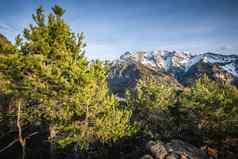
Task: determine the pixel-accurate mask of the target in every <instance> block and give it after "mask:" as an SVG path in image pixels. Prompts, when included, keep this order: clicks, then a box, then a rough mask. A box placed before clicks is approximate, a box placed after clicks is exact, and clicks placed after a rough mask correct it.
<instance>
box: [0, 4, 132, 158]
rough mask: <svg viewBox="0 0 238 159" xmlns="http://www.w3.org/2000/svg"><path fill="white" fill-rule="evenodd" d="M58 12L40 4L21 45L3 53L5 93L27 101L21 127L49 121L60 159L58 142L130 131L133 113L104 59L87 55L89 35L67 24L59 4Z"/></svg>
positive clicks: (83, 142) (0, 71) (111, 137)
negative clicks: (115, 89) (112, 84)
mask: <svg viewBox="0 0 238 159" xmlns="http://www.w3.org/2000/svg"><path fill="white" fill-rule="evenodd" d="M52 11H53V12H52V13H50V14H49V15H48V18H47V17H46V16H45V14H44V10H43V8H42V7H39V8H38V9H37V10H36V14H33V20H34V22H35V24H34V25H33V24H30V25H29V27H27V28H25V29H24V31H23V35H22V36H21V35H19V36H18V37H17V38H16V50H15V51H14V52H12V53H11V54H7V55H6V54H0V61H1V63H0V75H1V76H0V83H1V84H3V85H4V87H1V88H0V93H1V94H3V95H8V96H11V100H14V101H21V103H22V105H21V113H22V114H27V117H26V118H23V117H24V115H22V119H21V120H22V121H27V122H23V123H24V124H22V125H21V126H24V125H25V124H31V125H32V126H34V125H39V123H40V125H45V124H47V126H48V131H49V136H48V139H49V143H50V144H51V151H52V158H54V156H53V151H54V150H55V145H56V144H59V145H61V146H66V145H68V144H71V143H78V145H79V147H80V148H86V147H87V146H88V145H89V144H90V143H94V142H96V141H100V142H111V141H115V140H117V139H119V138H121V137H123V136H125V135H128V134H129V132H128V130H129V129H130V125H129V118H130V114H131V113H130V111H129V110H126V109H121V108H119V107H118V102H117V100H116V98H115V97H114V96H110V95H109V94H108V88H107V82H106V81H107V80H106V77H107V71H106V68H105V66H104V64H102V63H101V62H99V61H95V62H89V61H88V60H87V59H86V58H85V56H84V47H85V46H86V45H85V43H84V42H83V39H84V36H83V34H82V33H81V34H79V35H75V34H74V33H73V32H72V31H71V29H70V27H69V26H68V25H67V24H66V23H65V21H64V20H63V15H64V13H65V10H63V9H62V8H61V7H60V6H58V5H55V6H54V7H53V8H52ZM16 111H17V110H16ZM23 138H24V137H23Z"/></svg>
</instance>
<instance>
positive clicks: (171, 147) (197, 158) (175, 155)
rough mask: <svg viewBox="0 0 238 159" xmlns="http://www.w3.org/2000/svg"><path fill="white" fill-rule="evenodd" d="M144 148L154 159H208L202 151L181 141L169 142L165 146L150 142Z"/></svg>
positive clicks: (160, 143) (161, 143)
mask: <svg viewBox="0 0 238 159" xmlns="http://www.w3.org/2000/svg"><path fill="white" fill-rule="evenodd" d="M146 148H147V150H148V151H149V152H150V153H151V154H152V156H154V158H155V159H208V157H207V155H206V153H205V152H204V151H202V150H201V149H199V148H197V147H196V146H194V145H191V144H189V143H186V142H183V141H182V140H171V141H170V142H168V143H166V144H164V143H163V142H159V143H155V142H153V141H150V142H148V144H147V145H146Z"/></svg>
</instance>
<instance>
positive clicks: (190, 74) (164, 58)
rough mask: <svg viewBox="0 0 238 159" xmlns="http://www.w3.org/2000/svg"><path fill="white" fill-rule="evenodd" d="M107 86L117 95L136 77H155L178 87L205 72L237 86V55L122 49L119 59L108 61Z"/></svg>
mask: <svg viewBox="0 0 238 159" xmlns="http://www.w3.org/2000/svg"><path fill="white" fill-rule="evenodd" d="M107 64H108V65H109V68H110V69H109V70H110V71H109V76H108V81H109V88H110V90H111V91H112V92H113V93H115V94H117V95H118V96H123V94H124V93H125V91H126V89H128V88H132V89H133V88H135V86H136V82H137V81H138V80H139V79H142V80H146V79H147V78H155V79H156V80H157V81H158V82H161V81H163V82H167V83H171V84H174V85H176V86H178V87H183V86H186V85H189V84H192V83H193V82H194V81H195V80H196V79H198V78H200V77H201V76H203V75H204V74H207V75H208V76H209V77H210V78H211V79H214V80H216V81H219V82H223V83H224V82H228V83H232V84H235V85H238V55H221V54H216V53H211V52H207V53H203V54H198V55H193V54H191V53H189V52H177V51H167V50H157V51H151V52H144V51H139V52H126V53H124V54H123V55H121V56H120V58H119V59H116V60H113V61H108V62H107Z"/></svg>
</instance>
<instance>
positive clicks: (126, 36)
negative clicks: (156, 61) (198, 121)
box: [0, 0, 238, 59]
mask: <svg viewBox="0 0 238 159" xmlns="http://www.w3.org/2000/svg"><path fill="white" fill-rule="evenodd" d="M54 4H60V5H61V6H62V7H63V8H64V9H66V14H65V20H66V21H67V22H68V23H69V25H70V26H71V28H72V30H73V31H74V32H84V33H85V35H86V42H87V45H88V46H87V56H88V57H89V58H91V59H94V58H100V59H112V58H117V57H119V56H120V55H121V54H122V53H124V52H126V51H138V50H140V51H142V50H144V51H151V50H156V49H169V50H179V51H190V52H192V53H195V54H197V53H202V52H207V51H213V52H218V53H222V54H238V0H1V2H0V33H2V34H4V35H6V36H7V37H8V38H9V39H11V40H13V39H14V37H15V36H16V35H17V34H18V33H20V32H21V31H22V29H23V28H24V26H26V25H28V24H30V23H32V22H33V21H32V17H31V15H32V13H33V12H34V10H35V9H36V8H37V6H38V5H43V6H44V8H45V10H46V11H47V12H48V11H49V10H50V8H51V7H52V6H53V5H54Z"/></svg>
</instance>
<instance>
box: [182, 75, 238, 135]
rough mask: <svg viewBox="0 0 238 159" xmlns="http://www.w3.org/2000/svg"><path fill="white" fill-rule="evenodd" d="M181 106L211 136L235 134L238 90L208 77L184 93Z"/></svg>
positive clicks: (237, 113) (237, 115)
mask: <svg viewBox="0 0 238 159" xmlns="http://www.w3.org/2000/svg"><path fill="white" fill-rule="evenodd" d="M181 97H182V100H181V104H182V106H183V108H186V109H188V110H189V111H190V112H191V113H190V115H192V116H193V120H194V121H195V123H196V124H197V125H198V126H199V127H200V129H205V130H206V131H208V133H209V132H210V133H211V135H223V136H224V135H227V134H234V133H235V132H236V130H237V127H235V126H236V121H237V120H238V108H237V103H238V89H237V88H236V87H235V86H232V85H230V84H220V83H217V82H215V81H212V80H210V79H209V78H208V76H206V75H205V76H204V77H202V78H201V79H199V80H197V81H196V82H195V84H194V85H193V86H192V87H191V88H187V89H185V90H184V91H183V93H182V96H181Z"/></svg>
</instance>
